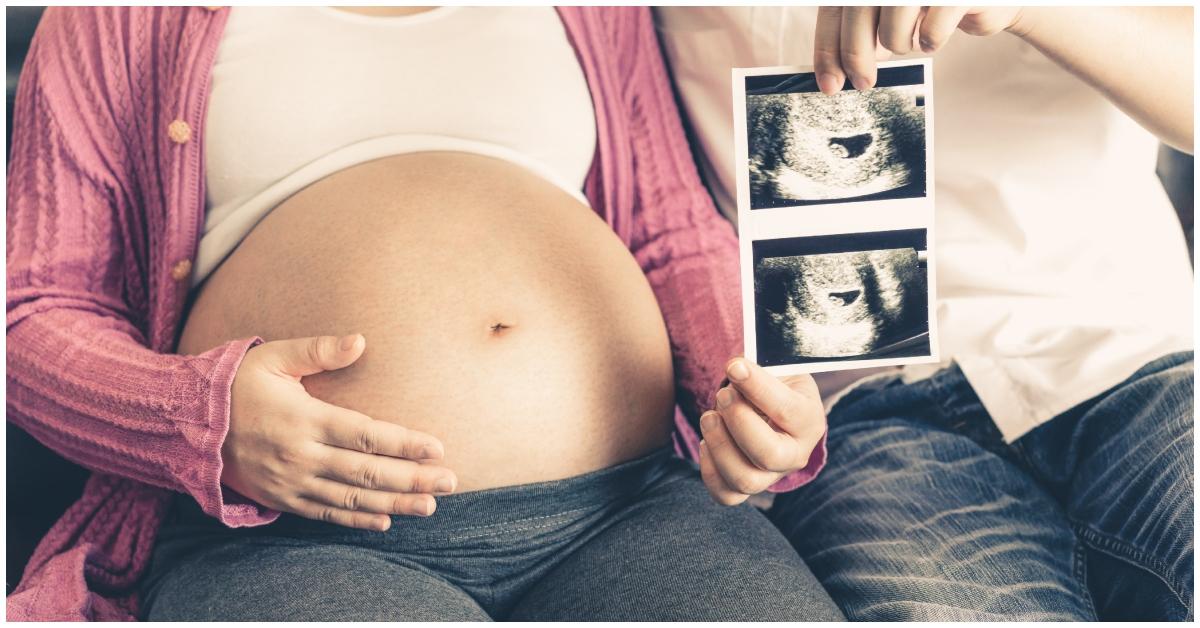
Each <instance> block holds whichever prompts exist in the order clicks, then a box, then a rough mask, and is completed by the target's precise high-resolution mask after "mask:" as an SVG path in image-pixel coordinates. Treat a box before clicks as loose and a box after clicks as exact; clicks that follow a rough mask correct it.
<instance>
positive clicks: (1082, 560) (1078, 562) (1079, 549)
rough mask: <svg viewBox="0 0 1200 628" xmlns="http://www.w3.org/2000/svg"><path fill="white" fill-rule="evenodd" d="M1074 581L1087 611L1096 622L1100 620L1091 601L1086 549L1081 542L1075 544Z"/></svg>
mask: <svg viewBox="0 0 1200 628" xmlns="http://www.w3.org/2000/svg"><path fill="white" fill-rule="evenodd" d="M1072 553H1073V554H1074V555H1075V580H1076V581H1077V582H1078V583H1079V588H1080V590H1081V591H1082V592H1083V601H1084V603H1085V604H1087V608H1088V611H1089V612H1090V613H1091V616H1092V617H1095V618H1096V621H1099V619H1100V613H1099V612H1098V611H1097V610H1096V601H1095V600H1094V599H1092V589H1091V587H1089V586H1088V581H1087V548H1086V547H1085V546H1084V544H1083V543H1082V542H1076V543H1075V551H1074V552H1072Z"/></svg>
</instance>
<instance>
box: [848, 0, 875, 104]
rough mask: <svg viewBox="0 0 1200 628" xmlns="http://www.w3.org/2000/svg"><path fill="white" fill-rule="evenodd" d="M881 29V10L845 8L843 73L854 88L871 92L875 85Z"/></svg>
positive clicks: (873, 8)
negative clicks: (876, 54) (877, 46)
mask: <svg viewBox="0 0 1200 628" xmlns="http://www.w3.org/2000/svg"><path fill="white" fill-rule="evenodd" d="M878 28H879V7H844V8H843V9H842V30H841V51H840V58H841V64H842V70H843V71H845V73H846V76H847V77H848V78H849V79H850V83H851V84H853V85H854V88H855V89H869V88H871V87H873V86H874V85H875V77H876V67H875V48H876V47H875V44H876V41H877V33H878Z"/></svg>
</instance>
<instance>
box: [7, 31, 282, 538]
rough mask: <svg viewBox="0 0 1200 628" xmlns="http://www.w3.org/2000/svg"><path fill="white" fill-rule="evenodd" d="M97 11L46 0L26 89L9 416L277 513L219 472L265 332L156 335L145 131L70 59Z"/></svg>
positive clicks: (161, 475) (77, 453) (12, 219)
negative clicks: (235, 400)
mask: <svg viewBox="0 0 1200 628" xmlns="http://www.w3.org/2000/svg"><path fill="white" fill-rule="evenodd" d="M86 19H87V18H86V17H78V16H76V15H74V14H73V10H72V9H55V8H51V9H49V10H48V11H47V12H46V15H45V17H44V20H43V23H42V24H41V25H40V26H39V29H38V32H37V35H36V36H35V38H34V42H33V44H32V46H31V49H30V54H29V57H28V60H27V62H26V66H25V70H24V72H23V73H22V76H21V79H20V85H19V86H18V90H17V98H16V103H15V111H14V124H13V138H12V143H11V153H10V160H9V165H8V183H7V195H8V197H7V198H8V211H7V216H6V219H7V231H8V238H7V271H6V279H7V284H6V287H7V291H6V293H7V298H6V305H7V327H6V340H7V352H6V356H7V360H8V364H7V366H8V369H7V376H6V381H7V406H6V409H7V415H8V420H9V421H11V422H13V423H14V424H16V425H17V426H19V427H21V428H22V429H24V430H26V431H27V432H29V433H30V434H31V435H32V436H33V437H34V438H36V439H37V440H39V441H41V442H42V443H44V444H45V445H46V446H48V447H49V448H51V449H52V450H54V451H55V452H57V453H58V454H60V455H62V456H63V457H65V458H67V459H68V460H71V461H72V462H75V463H77V464H80V465H82V466H83V467H85V468H87V469H89V470H91V471H95V472H100V473H107V474H112V475H115V476H120V477H124V478H129V479H133V480H136V481H140V482H144V483H146V484H151V485H154V486H159V487H164V488H168V489H173V490H175V491H179V492H184V493H187V494H189V495H191V496H192V497H194V498H195V499H196V500H197V501H198V502H199V503H200V505H201V506H202V507H203V508H204V511H205V512H207V513H208V514H210V515H212V516H214V517H217V518H218V519H220V520H221V521H222V522H223V523H225V524H226V525H230V526H241V525H258V524H262V523H268V522H270V521H272V520H274V518H275V517H277V516H278V514H279V513H278V512H275V511H273V510H270V509H266V508H264V507H262V506H260V505H258V504H256V503H254V502H252V501H250V500H248V499H246V498H244V497H242V496H240V495H238V494H237V493H236V492H234V491H232V490H229V489H227V488H225V487H223V486H222V485H221V483H220V477H221V456H220V453H221V445H222V443H223V442H224V439H225V434H226V432H227V430H228V428H229V409H230V390H231V386H232V383H233V378H234V375H235V373H236V372H237V369H238V366H239V364H240V363H241V360H242V358H243V357H244V355H245V353H246V351H247V350H249V349H250V348H251V347H253V346H255V345H257V344H259V343H261V342H262V339H261V338H258V337H252V338H242V339H238V340H233V341H230V342H227V343H225V344H223V345H221V346H218V347H215V348H213V349H211V350H209V351H207V352H205V353H203V354H200V355H195V356H183V355H174V354H163V353H158V352H156V351H153V350H151V349H150V348H149V347H148V346H147V345H148V341H147V337H146V333H145V324H146V320H147V316H148V313H147V311H146V310H147V309H148V308H147V305H146V303H147V301H148V297H146V296H145V294H146V293H145V288H144V286H145V285H146V284H147V278H146V277H145V271H144V267H145V262H146V260H145V259H139V254H138V252H137V251H138V250H141V251H144V250H145V249H146V248H148V247H149V244H142V245H141V246H142V248H141V249H135V248H134V247H133V246H132V245H131V242H135V241H138V240H139V239H140V240H142V241H143V242H144V241H147V240H148V241H149V242H154V241H155V240H158V239H159V238H160V236H155V235H153V234H147V233H146V232H145V230H146V229H148V228H149V227H148V225H147V224H146V223H147V220H146V218H145V216H141V215H139V211H138V207H139V205H138V201H137V200H136V199H137V198H138V193H137V191H136V190H134V189H131V188H132V187H133V186H132V184H131V183H130V179H131V176H130V175H129V174H128V173H127V172H126V171H125V170H126V169H127V166H122V165H121V164H122V161H123V160H121V159H120V157H121V155H122V154H123V151H124V150H127V148H126V146H125V142H128V141H130V140H129V138H124V139H121V137H120V135H119V134H118V133H117V132H116V130H115V125H114V124H113V118H112V115H113V114H112V112H111V110H109V109H108V108H109V107H110V106H111V103H107V102H106V101H105V100H104V99H103V98H98V97H97V96H98V95H99V94H100V93H102V90H101V89H99V88H97V87H95V86H96V85H98V84H100V83H99V82H98V81H97V77H96V76H91V75H88V71H87V70H84V69H72V68H83V67H84V66H86V64H85V63H83V62H82V61H80V62H78V63H72V62H71V57H72V56H73V53H72V46H77V47H78V49H80V50H86V49H87V47H88V46H89V45H90V44H95V43H96V42H89V41H87V36H86V33H87V32H89V29H88V27H89V25H88V24H81V23H80V22H81V21H83V20H86ZM90 28H91V31H94V30H95V26H94V25H90ZM80 32H83V33H85V36H84V38H83V40H82V41H80V40H79V39H80V38H79V37H78V34H79V33H80ZM69 40H74V41H69ZM68 86H70V87H69V88H68ZM126 163H127V162H126ZM131 295H133V296H131Z"/></svg>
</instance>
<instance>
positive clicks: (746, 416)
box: [717, 387, 815, 473]
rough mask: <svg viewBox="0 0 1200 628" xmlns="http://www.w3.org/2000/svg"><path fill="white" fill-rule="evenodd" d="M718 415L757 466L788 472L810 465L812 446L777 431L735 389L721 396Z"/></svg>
mask: <svg viewBox="0 0 1200 628" xmlns="http://www.w3.org/2000/svg"><path fill="white" fill-rule="evenodd" d="M717 412H718V413H719V414H720V415H721V418H722V419H724V424H725V429H726V430H727V431H728V432H729V435H730V436H731V437H732V438H733V441H734V443H736V444H737V446H738V448H739V449H741V450H742V453H743V454H745V456H746V459H747V460H749V461H750V463H752V464H753V465H754V466H756V467H758V468H760V469H763V470H764V471H773V472H776V473H786V472H789V471H793V470H795V469H802V468H804V467H805V466H807V465H808V456H809V454H810V453H811V452H812V447H809V446H808V443H805V442H801V441H800V440H799V439H797V438H796V437H794V436H791V435H790V434H783V433H780V432H778V431H776V430H775V429H774V428H772V427H771V426H770V425H769V424H768V423H767V421H766V419H764V418H763V417H762V416H761V415H759V414H758V412H757V411H756V410H755V409H754V407H753V406H751V405H750V404H748V403H746V401H745V400H744V399H742V397H741V395H739V394H738V392H737V391H736V390H734V389H733V388H732V387H729V388H722V389H721V390H720V391H719V392H718V393H717ZM813 446H815V443H813Z"/></svg>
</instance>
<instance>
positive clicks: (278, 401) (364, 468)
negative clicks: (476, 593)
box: [221, 335, 457, 530]
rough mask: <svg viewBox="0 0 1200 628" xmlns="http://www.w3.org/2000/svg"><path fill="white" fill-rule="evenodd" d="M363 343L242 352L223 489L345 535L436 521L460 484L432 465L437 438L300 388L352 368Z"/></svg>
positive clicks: (285, 344) (284, 344) (279, 344)
mask: <svg viewBox="0 0 1200 628" xmlns="http://www.w3.org/2000/svg"><path fill="white" fill-rule="evenodd" d="M365 344H366V342H365V339H364V338H363V337H362V336H360V335H353V336H345V337H344V338H341V339H339V338H337V337H335V336H319V337H313V338H300V339H293V340H280V341H275V342H267V343H264V344H262V345H259V346H257V347H254V348H253V349H251V350H250V351H248V352H247V353H246V357H245V358H244V359H243V360H242V363H241V365H240V366H239V368H238V371H237V374H236V375H235V376H234V380H233V391H232V400H231V410H230V416H229V433H228V435H227V436H226V437H225V442H224V444H223V446H222V448H221V457H222V460H223V463H224V467H223V470H222V473H221V481H222V483H224V484H225V485H226V486H228V487H230V488H232V489H234V490H235V491H237V492H239V493H241V494H242V495H245V496H246V497H249V498H250V499H253V500H255V501H257V502H259V503H260V504H262V505H264V506H267V507H269V508H274V509H275V510H280V511H286V512H291V513H295V514H297V515H300V516H303V517H307V518H310V519H317V520H321V521H327V522H330V523H336V524H340V525H344V526H349V527H352V528H363V529H369V530H386V529H387V528H388V527H389V525H390V524H391V517H390V516H389V515H391V514H397V515H421V516H427V515H430V514H433V511H434V508H435V501H434V495H441V494H446V493H450V492H453V491H454V488H455V485H456V484H457V478H456V477H455V475H454V472H452V471H451V470H449V469H447V468H445V467H443V466H440V465H438V464H436V461H437V460H440V459H441V458H442V457H443V455H444V453H445V450H444V448H443V446H442V443H441V442H440V441H439V440H438V439H436V438H434V437H433V436H430V435H428V434H425V433H423V432H418V431H416V430H409V429H405V428H403V427H400V426H399V425H395V424H393V423H389V422H385V421H378V420H375V419H372V418H371V417H368V416H366V415H364V414H361V413H359V412H355V411H353V410H348V409H345V408H341V407H338V406H336V405H333V404H329V403H326V402H324V401H321V400H319V399H316V398H314V397H312V396H310V395H309V394H308V392H307V391H306V390H305V388H304V386H303V385H302V384H301V382H300V378H302V377H305V376H308V375H313V374H316V373H320V372H323V371H332V370H337V369H341V368H345V367H347V366H349V365H350V364H353V363H354V362H355V361H356V360H358V358H359V356H361V355H362V353H363V350H364V348H365Z"/></svg>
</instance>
